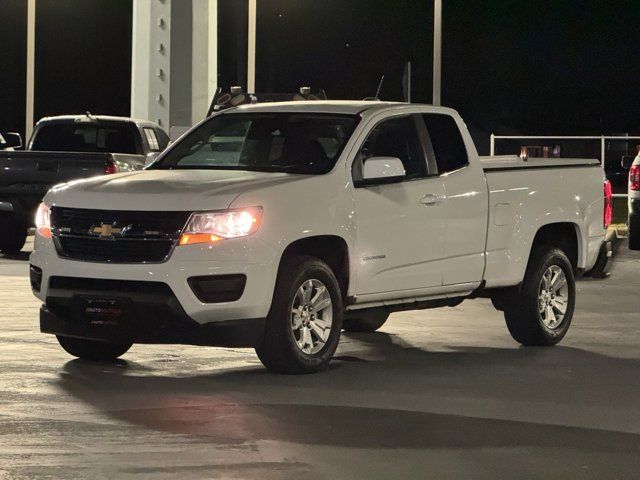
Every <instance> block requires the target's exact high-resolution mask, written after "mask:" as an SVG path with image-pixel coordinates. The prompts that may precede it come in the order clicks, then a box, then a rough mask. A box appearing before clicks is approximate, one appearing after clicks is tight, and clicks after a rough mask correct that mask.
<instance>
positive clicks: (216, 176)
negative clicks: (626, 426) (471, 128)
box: [30, 101, 606, 373]
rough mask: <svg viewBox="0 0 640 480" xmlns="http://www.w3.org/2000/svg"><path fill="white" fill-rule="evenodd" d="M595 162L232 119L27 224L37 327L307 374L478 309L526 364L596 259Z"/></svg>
mask: <svg viewBox="0 0 640 480" xmlns="http://www.w3.org/2000/svg"><path fill="white" fill-rule="evenodd" d="M603 184H604V175H603V171H602V169H601V168H600V166H599V163H598V161H597V160H586V159H529V160H527V161H525V160H522V159H520V158H518V157H491V158H480V157H478V154H477V152H476V149H475V146H474V144H473V141H472V139H471V137H470V136H469V133H468V131H467V128H466V126H465V124H464V123H463V121H462V119H461V118H460V117H459V115H458V114H457V113H456V112H455V111H453V110H450V109H447V108H439V107H433V106H429V105H411V104H402V103H384V102H377V101H376V102H351V101H349V102H325V101H314V102H287V103H277V104H263V105H253V106H243V107H239V108H232V109H229V110H226V111H224V112H223V113H220V114H217V115H215V116H213V117H211V118H209V119H207V120H205V121H203V122H202V123H200V124H199V125H197V126H196V127H194V128H193V129H192V130H190V131H189V132H188V133H187V134H185V135H184V136H183V137H182V138H181V139H180V140H179V141H178V142H176V143H175V144H173V145H172V146H171V147H170V148H169V149H168V150H167V151H166V152H165V153H163V154H162V155H161V156H160V157H159V158H158V159H157V160H156V161H155V163H153V164H152V165H150V166H149V167H147V169H146V170H144V171H140V172H128V173H122V174H116V175H110V176H104V177H97V178H92V179H86V180H80V181H74V182H70V183H66V184H63V185H59V186H57V187H55V188H53V189H52V190H50V191H49V193H48V194H47V195H46V197H45V198H44V203H43V204H42V205H41V206H40V209H39V211H38V215H37V217H38V218H37V235H36V241H35V251H34V252H33V254H32V255H31V259H30V262H31V283H32V288H33V291H34V293H35V295H36V296H37V297H38V298H40V299H41V300H42V301H43V302H44V304H43V306H42V308H41V311H40V327H41V330H42V331H43V332H45V333H52V334H55V335H57V338H58V340H59V342H60V344H61V345H62V347H63V348H64V349H65V350H66V351H67V352H69V353H70V354H71V355H74V356H77V357H80V358H86V359H92V360H100V361H107V360H112V359H115V358H117V357H118V356H120V355H122V354H124V353H125V352H126V351H127V350H128V349H129V348H130V346H131V345H132V343H178V344H192V345H211V346H216V345H219V346H236V347H254V348H255V349H256V352H257V354H258V356H259V357H260V359H261V360H262V362H263V363H264V365H265V366H267V367H268V368H269V369H271V370H274V371H277V372H284V373H306V372H315V371H318V370H320V369H322V368H324V367H326V366H327V364H328V363H329V361H330V360H331V358H332V356H333V354H334V352H335V350H336V347H337V345H338V341H339V338H340V334H341V331H342V330H346V331H360V332H362V331H374V330H376V329H377V328H379V327H381V326H382V324H383V323H384V322H385V321H386V319H387V317H388V316H389V314H390V313H391V312H394V311H399V310H415V309H424V308H433V307H443V306H455V305H458V304H459V303H460V302H461V301H463V300H464V299H466V298H475V297H479V296H482V297H489V298H491V299H492V301H493V304H494V305H495V306H496V308H497V309H498V310H502V311H504V316H505V318H506V323H507V327H508V329H509V332H510V333H511V335H512V336H513V338H514V339H515V340H517V341H518V342H520V343H522V344H524V345H553V344H555V343H557V342H559V341H560V340H561V339H562V338H563V336H564V335H565V334H566V332H567V330H568V328H569V325H570V323H571V318H572V316H573V311H574V305H575V295H576V289H575V281H574V278H575V276H576V275H578V274H582V273H584V272H586V271H589V270H590V269H591V268H592V267H593V265H594V263H595V262H596V258H597V256H598V252H599V250H600V247H601V245H602V243H603V241H604V236H605V225H604V216H605V210H606V202H605V198H604V188H603Z"/></svg>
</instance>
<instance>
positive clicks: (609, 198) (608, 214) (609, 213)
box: [603, 180, 613, 228]
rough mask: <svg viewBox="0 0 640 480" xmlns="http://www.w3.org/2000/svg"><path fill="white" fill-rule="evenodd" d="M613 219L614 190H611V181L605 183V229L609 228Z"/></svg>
mask: <svg viewBox="0 0 640 480" xmlns="http://www.w3.org/2000/svg"><path fill="white" fill-rule="evenodd" d="M612 219H613V190H612V189H611V182H610V181H609V180H605V181H604V219H603V223H604V228H609V225H611V220H612Z"/></svg>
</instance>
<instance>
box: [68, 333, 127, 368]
mask: <svg viewBox="0 0 640 480" xmlns="http://www.w3.org/2000/svg"><path fill="white" fill-rule="evenodd" d="M57 338H58V343H59V344H60V346H61V347H62V348H64V350H65V351H66V352H67V353H68V354H69V355H73V356H74V357H78V358H81V359H83V360H91V361H94V362H113V361H114V360H116V359H117V358H118V357H120V356H121V355H124V354H125V353H127V351H128V350H129V349H130V348H131V343H124V344H119V343H108V342H99V341H96V340H85V339H82V338H73V337H63V336H60V335H58V336H57Z"/></svg>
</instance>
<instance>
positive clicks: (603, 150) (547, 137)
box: [490, 133, 640, 198]
mask: <svg viewBox="0 0 640 480" xmlns="http://www.w3.org/2000/svg"><path fill="white" fill-rule="evenodd" d="M496 140H589V141H596V140H597V141H599V142H600V165H601V166H602V169H603V170H604V166H605V164H604V161H605V155H606V142H607V140H622V141H624V140H640V137H637V136H635V137H631V136H626V135H599V136H597V135H564V136H563V135H560V136H554V135H494V134H493V133H492V134H491V146H490V152H491V153H490V154H491V156H493V155H495V154H496ZM613 197H614V198H627V197H628V195H627V194H626V193H615V194H613Z"/></svg>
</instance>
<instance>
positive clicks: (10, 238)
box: [0, 214, 27, 255]
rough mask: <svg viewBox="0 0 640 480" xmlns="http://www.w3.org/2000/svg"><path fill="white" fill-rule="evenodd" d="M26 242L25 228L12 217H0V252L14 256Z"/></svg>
mask: <svg viewBox="0 0 640 480" xmlns="http://www.w3.org/2000/svg"><path fill="white" fill-rule="evenodd" d="M26 242H27V226H26V225H25V224H24V223H23V222H21V221H19V220H18V219H16V217H15V216H14V215H11V214H9V215H7V214H5V215H0V252H2V253H5V254H8V255H15V254H16V253H19V252H20V250H22V247H24V244H25V243H26Z"/></svg>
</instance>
